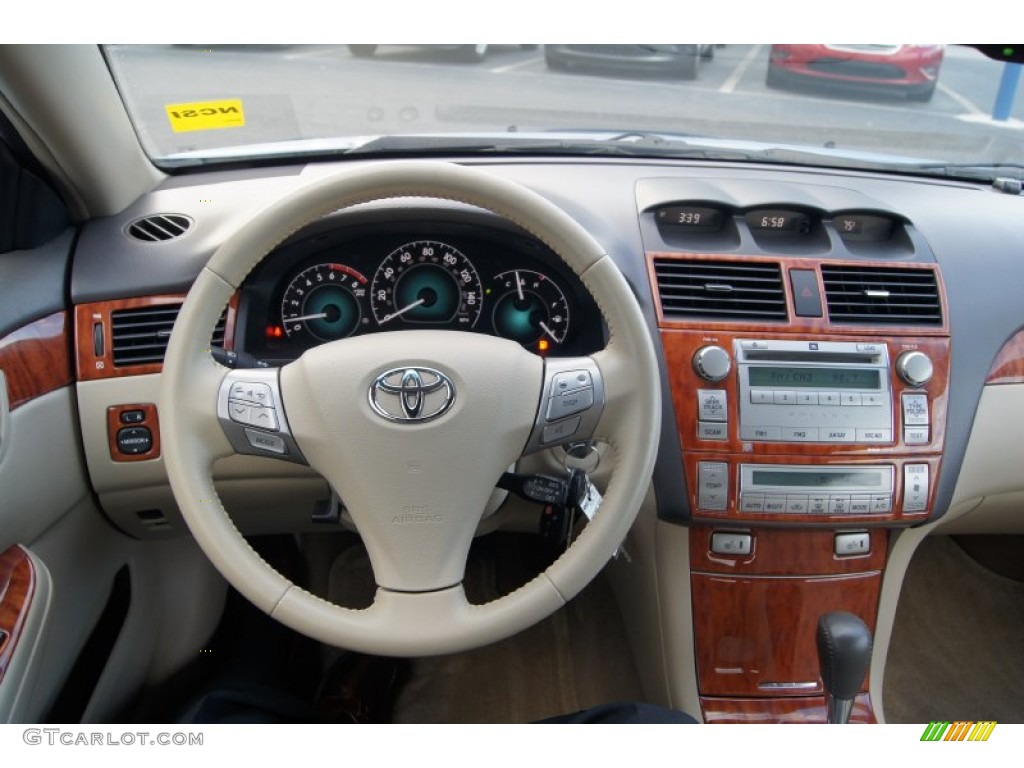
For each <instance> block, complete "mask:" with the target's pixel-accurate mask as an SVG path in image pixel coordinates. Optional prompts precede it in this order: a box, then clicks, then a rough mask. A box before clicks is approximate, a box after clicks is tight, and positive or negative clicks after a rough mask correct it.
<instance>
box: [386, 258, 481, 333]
mask: <svg viewBox="0 0 1024 768" xmlns="http://www.w3.org/2000/svg"><path fill="white" fill-rule="evenodd" d="M482 304H483V287H482V286H481V284H480V277H479V276H478V275H477V271H476V268H475V267H474V266H473V263H472V262H471V261H470V260H469V259H467V258H466V256H465V255H464V254H463V253H462V252H461V251H459V250H458V249H457V248H454V247H452V246H450V245H448V244H447V243H442V242H438V241H436V240H417V241H415V242H412V243H406V244H405V245H403V246H401V247H400V248H396V249H395V250H394V251H392V252H391V253H389V254H388V255H387V256H386V257H385V258H384V261H382V262H381V264H380V266H379V267H378V268H377V272H376V274H374V276H373V283H372V284H371V286H370V307H371V309H372V310H373V316H374V318H376V320H377V323H378V324H379V325H380V326H381V327H382V328H384V329H386V330H389V329H391V328H393V327H398V326H400V325H402V324H414V325H454V326H456V327H460V328H462V327H465V328H472V327H473V326H475V325H476V321H477V320H479V319H480V310H481V307H482Z"/></svg>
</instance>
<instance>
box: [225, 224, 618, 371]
mask: <svg viewBox="0 0 1024 768" xmlns="http://www.w3.org/2000/svg"><path fill="white" fill-rule="evenodd" d="M239 326H240V327H241V328H242V329H244V334H243V335H242V338H243V348H244V349H245V351H247V352H250V353H252V354H255V355H257V356H258V357H261V358H263V359H267V360H273V361H286V360H291V359H294V358H296V357H298V356H299V355H301V354H302V352H303V351H304V350H306V349H309V348H311V347H314V346H317V345H319V344H324V343H327V342H332V341H337V340H340V339H345V338H348V337H350V336H356V335H361V334H366V333H376V332H382V331H399V330H413V329H421V330H422V329H445V330H456V331H468V332H474V333H485V334H490V335H494V336H500V337H502V338H506V339H510V340H512V341H515V342H517V343H519V344H521V345H522V346H523V347H525V348H526V349H528V350H530V351H531V352H535V353H537V354H540V355H545V356H547V355H553V356H559V355H576V354H587V353H590V352H593V351H596V350H597V349H599V348H600V347H601V346H602V345H603V341H604V335H603V324H602V322H601V319H600V314H599V313H598V311H597V308H596V306H595V305H594V302H593V299H592V298H591V297H590V295H589V294H588V293H587V292H586V290H585V289H584V288H583V286H582V284H581V283H580V281H579V280H578V278H577V277H576V276H575V275H573V274H572V272H571V271H570V270H569V269H568V268H567V267H566V266H565V265H564V263H562V261H561V259H559V258H558V257H557V256H556V255H555V254H554V253H553V252H551V251H550V250H549V249H547V248H546V247H545V246H544V245H542V244H541V243H539V242H538V241H536V240H533V239H530V238H528V237H526V236H525V235H517V234H512V233H509V232H504V231H501V230H491V229H489V228H486V227H468V226H465V225H461V226H455V225H453V226H450V227H446V226H441V225H436V224H434V225H428V224H424V225H422V228H412V227H409V226H400V227H398V228H395V227H387V228H385V227H383V226H377V227H373V228H371V229H370V230H369V231H367V230H365V229H364V230H362V231H359V232H357V233H352V232H347V231H346V232H343V233H338V232H334V233H327V234H324V235H319V236H314V237H312V238H309V239H307V240H304V241H301V242H299V243H296V244H292V245H289V246H286V247H284V248H282V249H279V250H278V251H277V252H275V253H273V254H271V255H270V256H269V257H268V258H267V259H266V260H264V262H263V264H262V265H261V266H260V267H259V268H258V269H257V270H256V271H255V272H254V274H253V275H252V276H251V277H250V278H249V279H248V280H247V281H246V284H245V286H244V287H243V291H242V297H241V302H240V305H239Z"/></svg>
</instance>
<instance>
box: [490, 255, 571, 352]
mask: <svg viewBox="0 0 1024 768" xmlns="http://www.w3.org/2000/svg"><path fill="white" fill-rule="evenodd" d="M490 292H491V293H493V295H495V296H496V298H495V300H494V303H493V307H494V309H493V313H492V318H493V321H494V330H495V332H496V333H497V334H498V335H499V336H503V337H505V338H506V339H511V340H513V341H517V342H519V343H520V344H522V345H523V346H526V347H530V346H533V345H535V344H540V343H541V342H543V341H545V340H546V341H547V343H548V344H562V343H563V342H564V341H565V338H566V335H567V334H568V333H569V303H568V302H567V301H566V299H565V294H564V293H562V289H561V288H559V287H558V286H557V285H556V284H555V282H554V281H553V280H552V279H551V278H549V277H548V276H547V275H543V274H541V273H540V272H534V271H532V270H529V269H513V270H509V271H507V272H502V273H501V274H499V275H495V276H494V279H493V280H492V281H491V291H490ZM543 346H545V347H546V346H547V344H544V345H543Z"/></svg>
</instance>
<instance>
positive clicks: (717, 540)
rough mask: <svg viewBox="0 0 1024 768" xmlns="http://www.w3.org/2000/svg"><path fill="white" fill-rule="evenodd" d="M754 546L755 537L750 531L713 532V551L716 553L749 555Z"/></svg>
mask: <svg viewBox="0 0 1024 768" xmlns="http://www.w3.org/2000/svg"><path fill="white" fill-rule="evenodd" d="M753 548H754V537H753V536H751V535H750V534H749V533H725V532H723V531H715V532H714V533H712V534H711V551H712V552H713V553H714V554H716V555H749V554H750V552H751V550H752V549H753Z"/></svg>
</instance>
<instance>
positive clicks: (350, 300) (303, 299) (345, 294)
mask: <svg viewBox="0 0 1024 768" xmlns="http://www.w3.org/2000/svg"><path fill="white" fill-rule="evenodd" d="M366 284H367V280H366V278H365V277H363V275H362V274H360V273H359V272H357V271H356V270H354V269H352V268H351V267H348V266H346V265H344V264H333V263H330V264H316V265H314V266H312V267H308V268H307V269H304V270H303V271H302V272H300V273H299V274H297V275H296V276H295V277H294V278H292V281H291V282H290V283H288V287H287V288H285V290H284V296H283V297H282V298H281V327H282V328H284V332H285V335H286V336H288V338H290V339H291V338H301V337H303V336H307V335H308V336H312V337H313V338H314V339H319V340H320V341H334V340H335V339H343V338H345V337H346V336H351V335H352V334H353V333H354V332H355V331H356V329H358V328H359V326H360V324H361V323H362V322H363V305H364V303H365V301H366V290H367V286H366Z"/></svg>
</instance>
